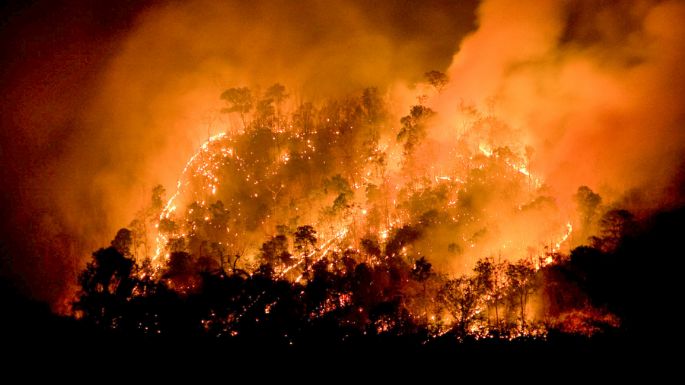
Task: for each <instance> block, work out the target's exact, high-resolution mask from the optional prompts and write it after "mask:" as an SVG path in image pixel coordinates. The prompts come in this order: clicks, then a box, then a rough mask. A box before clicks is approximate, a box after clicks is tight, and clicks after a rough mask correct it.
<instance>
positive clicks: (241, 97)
mask: <svg viewBox="0 0 685 385" xmlns="http://www.w3.org/2000/svg"><path fill="white" fill-rule="evenodd" d="M221 99H223V100H225V101H226V102H227V103H228V104H229V106H228V107H227V108H224V109H223V110H222V112H237V113H238V114H240V119H241V121H242V122H243V129H246V128H247V122H246V120H245V114H247V113H249V112H250V110H252V106H253V104H254V99H253V98H252V92H251V91H250V89H249V88H247V87H234V88H229V89H227V90H226V91H224V92H223V93H222V94H221Z"/></svg>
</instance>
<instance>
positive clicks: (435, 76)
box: [424, 70, 449, 92]
mask: <svg viewBox="0 0 685 385" xmlns="http://www.w3.org/2000/svg"><path fill="white" fill-rule="evenodd" d="M424 76H425V77H426V80H427V81H428V84H430V85H432V86H433V87H435V89H436V90H437V91H438V92H442V90H443V89H444V88H445V86H446V85H447V83H448V82H449V78H448V77H447V75H445V73H443V72H440V71H436V70H432V71H428V72H426V73H425V74H424Z"/></svg>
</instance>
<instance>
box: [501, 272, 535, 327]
mask: <svg viewBox="0 0 685 385" xmlns="http://www.w3.org/2000/svg"><path fill="white" fill-rule="evenodd" d="M506 274H507V278H508V279H509V290H510V291H511V295H512V296H513V297H514V298H515V300H516V302H517V305H518V308H519V316H520V319H521V330H522V331H524V332H525V330H526V306H527V305H528V299H529V298H530V295H531V294H533V293H534V292H535V290H536V289H537V286H538V283H537V282H536V280H535V266H533V263H532V262H531V261H529V260H527V259H521V260H519V261H517V262H516V263H509V264H507V271H506Z"/></svg>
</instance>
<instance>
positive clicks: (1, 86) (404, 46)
mask: <svg viewBox="0 0 685 385" xmlns="http://www.w3.org/2000/svg"><path fill="white" fill-rule="evenodd" d="M187 3H189V4H187ZM212 3H213V2H206V3H205V2H203V1H195V2H162V1H133V0H129V1H9V2H3V3H2V4H1V5H0V63H1V66H0V68H1V69H0V90H1V91H2V103H0V164H1V165H2V167H0V180H1V181H2V183H1V186H2V187H1V188H0V218H2V219H1V224H0V226H1V227H0V253H1V254H0V257H1V258H2V260H1V262H0V271H1V272H2V275H4V276H10V277H11V279H12V281H13V282H14V283H15V284H17V285H18V286H20V287H21V288H22V289H23V290H26V291H27V292H29V293H31V294H32V295H33V296H34V297H36V298H39V299H43V300H48V301H51V302H52V303H53V304H54V303H55V302H56V301H57V300H58V299H59V298H63V297H64V292H65V290H68V289H69V287H70V285H71V283H72V282H74V278H75V276H76V272H77V271H78V270H79V269H80V268H81V267H82V263H83V261H85V260H86V258H87V255H88V252H87V251H88V250H92V249H93V248H94V247H96V246H101V245H103V244H102V243H103V240H104V239H108V238H106V237H107V236H108V235H107V234H113V231H114V230H116V228H117V227H121V226H125V225H126V224H127V222H124V223H121V221H122V220H123V218H126V215H128V214H130V212H131V211H134V210H135V208H129V210H123V213H117V215H114V214H112V208H111V204H110V205H109V206H108V205H107V204H106V203H103V201H104V198H103V195H107V191H103V189H104V187H102V185H103V184H104V185H105V186H106V183H105V182H101V185H99V187H97V186H95V187H91V185H90V183H91V181H94V180H96V179H97V180H100V179H103V178H104V179H105V180H107V181H109V180H112V178H113V180H115V181H117V182H118V183H119V184H120V185H123V184H126V183H127V181H129V180H132V179H135V178H141V177H140V176H139V174H138V173H137V171H138V169H137V168H136V167H137V166H134V165H133V163H131V164H130V165H127V164H124V165H122V166H121V167H119V168H117V167H118V165H116V164H115V165H113V163H117V161H118V157H120V156H121V155H122V154H123V153H126V154H128V156H129V158H131V159H133V160H139V159H141V162H142V158H143V157H144V156H148V155H147V154H148V153H149V150H145V152H143V151H142V150H140V147H136V146H128V144H130V143H132V142H136V141H142V142H145V143H147V147H146V148H149V147H150V146H151V145H150V143H153V144H156V143H159V142H160V138H159V136H160V135H162V133H159V132H156V133H155V134H149V135H148V136H145V137H143V138H140V137H139V133H140V132H141V130H142V129H141V126H142V125H141V126H137V125H136V124H130V121H129V120H126V119H121V120H120V121H117V125H115V124H114V123H112V124H111V125H107V121H112V120H113V119H112V116H114V117H115V118H119V117H120V115H122V112H121V111H128V110H130V111H131V116H132V118H131V119H137V120H135V121H136V123H138V122H140V121H141V119H143V117H146V116H147V115H149V114H151V112H150V111H151V110H148V109H146V108H144V107H142V106H140V104H141V103H138V105H135V104H134V105H132V106H125V107H121V108H118V107H117V108H113V109H112V110H108V105H109V104H108V103H109V102H110V101H109V100H107V98H108V95H107V94H106V93H107V92H108V91H106V90H108V89H110V88H112V87H113V86H112V83H117V82H118V80H112V79H116V78H117V76H121V72H122V71H124V72H126V71H129V72H127V73H128V74H129V75H130V74H131V73H133V74H135V73H137V69H136V68H131V67H135V66H140V67H141V71H142V72H143V73H145V71H150V76H148V75H147V74H146V75H145V77H144V78H143V77H141V79H144V81H143V82H142V83H144V84H143V85H141V88H140V89H136V91H135V92H133V94H129V95H131V96H134V97H132V99H131V100H133V101H136V100H142V101H144V102H145V101H147V99H148V98H155V97H156V93H162V92H167V93H168V92H172V93H173V91H174V90H176V89H177V88H178V87H180V86H178V85H177V84H176V83H174V82H175V81H176V79H175V78H176V75H177V74H178V75H179V76H178V77H179V78H180V77H186V78H187V77H188V76H189V74H193V76H195V75H196V74H201V73H202V71H204V70H203V68H204V67H203V66H205V65H206V63H208V62H209V63H214V62H220V61H222V60H226V61H231V60H232V61H233V62H232V68H233V70H234V71H235V73H239V74H241V76H243V77H249V76H255V75H256V76H257V77H259V76H264V77H265V78H268V79H270V76H269V75H268V71H269V69H270V68H272V67H269V66H266V65H264V63H266V62H267V60H266V57H265V52H269V50H270V47H269V45H271V46H275V45H276V46H279V47H274V52H276V53H275V54H274V55H273V56H274V57H273V60H274V63H276V64H278V63H280V64H278V65H276V64H274V65H273V68H274V71H276V72H278V73H276V74H274V76H285V77H289V76H293V81H295V82H297V81H301V82H302V81H303V82H308V83H319V84H321V89H320V90H314V92H313V93H314V94H317V92H316V91H321V92H318V94H319V95H320V94H326V93H329V92H331V90H332V88H335V87H337V85H333V86H331V85H328V86H327V85H326V84H327V83H326V81H325V79H336V77H337V73H336V72H338V71H339V72H340V73H350V75H349V78H343V83H344V82H347V83H349V84H350V87H354V86H355V84H354V83H355V81H359V82H360V83H363V82H367V81H368V79H369V78H373V79H377V81H378V84H377V85H381V86H383V85H384V84H389V83H390V82H391V81H393V80H395V79H398V78H405V79H408V80H412V79H418V78H419V77H420V76H421V74H422V71H425V70H428V69H433V68H435V69H445V68H446V67H447V66H448V65H449V63H450V60H451V58H452V55H453V54H454V52H455V50H456V48H457V46H458V44H459V41H460V39H461V38H462V37H463V36H464V35H465V34H466V33H467V32H468V31H470V30H472V29H473V28H474V25H473V20H474V10H475V7H476V5H477V4H476V1H473V0H468V1H458V0H453V1H448V0H426V1H410V0H388V1H380V2H373V1H364V0H354V1H349V2H339V3H335V4H336V5H332V4H331V2H328V1H318V2H317V1H306V2H288V1H249V2H244V1H234V2H226V5H225V6H224V5H222V6H220V7H218V9H219V12H218V16H217V14H215V13H213V11H212V10H208V9H207V8H210V7H209V6H208V4H212ZM222 12H225V14H226V15H230V16H229V18H231V20H226V21H225V23H223V22H222V20H221V17H222V15H223V13H222ZM329 13H330V14H329ZM205 15H206V16H205ZM158 19H159V20H163V21H164V20H166V21H167V22H168V21H169V20H171V22H170V24H169V25H167V26H165V25H163V24H156V23H157V20H158ZM175 20H178V24H179V25H184V26H185V25H190V28H191V30H192V29H194V27H193V25H197V26H198V28H197V29H198V30H200V33H204V32H206V33H208V35H209V36H210V37H209V38H205V39H203V41H202V42H201V43H202V44H199V47H197V48H196V47H195V46H194V44H193V43H192V42H191V43H187V42H184V41H183V38H184V36H183V33H182V32H181V33H179V34H176V33H175V32H174V28H175V26H176V24H174V21H175ZM205 20H207V25H210V26H211V27H207V29H203V28H204V21H205ZM160 25H161V27H160ZM222 25H225V28H226V30H225V32H226V33H223V32H224V29H223V28H224V27H222ZM236 25H237V26H238V27H236V28H237V29H231V28H233V27H232V26H236ZM253 26H254V28H253ZM271 26H273V28H272V27H271ZM166 27H168V29H169V30H171V32H170V33H169V34H168V35H166V34H165V33H161V34H160V32H159V31H160V30H161V31H162V32H164V31H165V29H166ZM156 28H157V29H156ZM160 28H161V29H160ZM212 28H213V29H212ZM236 31H237V32H236ZM282 33H283V34H284V37H283V38H282V40H278V35H279V34H282ZM243 35H246V36H249V37H250V38H251V39H252V41H250V42H245V41H242V40H241V36H243ZM262 36H263V41H264V42H265V43H264V44H263V45H265V47H266V48H265V47H260V46H259V44H254V43H255V42H256V41H257V40H262V39H260V37H262ZM365 36H369V38H370V39H376V40H377V41H379V42H382V44H381V45H382V46H383V48H384V49H386V50H387V52H392V53H393V56H392V59H390V58H388V57H387V55H385V56H384V54H383V52H384V51H378V52H374V50H373V47H374V45H373V44H372V43H367V42H362V43H358V44H357V43H356V41H357V40H359V38H360V37H365ZM376 40H370V41H372V42H373V41H376ZM148 41H151V42H152V43H151V44H152V45H153V51H154V50H155V49H157V50H158V51H155V53H154V55H153V54H150V55H151V56H150V57H147V56H145V55H144V52H145V49H144V48H143V49H141V48H140V46H142V47H144V44H146V42H148ZM141 42H142V43H141ZM337 42H340V43H341V45H340V47H336V43H337ZM234 43H235V45H236V46H237V47H241V48H236V49H234V50H232V49H231V48H230V47H231V46H232V45H233V44H234ZM281 43H282V44H281ZM253 45H256V46H257V47H256V48H255V49H254V50H253V51H250V50H247V49H245V48H244V47H251V46H253ZM214 46H216V47H218V48H214ZM131 47H133V48H131ZM176 47H179V48H178V51H179V54H176V53H175V52H174V51H175V50H176ZM227 47H228V48H227ZM350 47H352V48H350ZM369 47H371V48H369ZM320 48H321V49H320ZM346 49H347V50H348V52H345V50H346ZM136 50H139V51H136ZM355 50H358V52H355ZM131 52H133V53H131ZM136 52H143V54H140V53H136ZM328 52H337V54H340V55H349V56H356V57H355V59H354V60H352V61H351V62H350V65H351V66H353V67H363V66H364V64H363V63H364V62H366V61H368V62H370V63H374V64H373V65H374V66H375V65H376V64H375V63H383V65H384V66H385V67H384V68H385V69H384V70H383V72H384V76H380V75H379V74H377V73H376V72H375V68H374V69H373V70H369V71H366V70H363V69H362V70H359V71H349V70H347V69H341V68H339V67H337V64H331V63H333V62H339V61H340V60H339V58H338V57H337V56H335V55H333V56H332V57H331V55H330V54H328ZM243 53H245V54H243ZM167 55H168V56H167ZM180 55H183V56H184V57H181V56H180ZM367 56H368V57H367ZM298 58H302V59H301V61H302V63H304V64H302V63H298V65H299V66H297V67H296V70H294V71H292V72H288V69H289V66H290V63H292V62H295V61H297V60H298ZM326 58H329V59H328V60H325V59H326ZM386 59H387V62H386V61H385V60H386ZM165 61H169V63H171V64H169V65H166V63H165ZM328 62H330V63H328ZM122 63H123V64H122ZM148 63H152V64H150V67H151V68H148V69H143V68H142V67H145V66H146V64H148ZM360 63H361V64H360ZM160 67H161V68H160ZM122 68H123V69H122ZM235 68H240V69H241V70H242V72H241V71H238V70H236V69H235ZM246 69H249V71H248V70H246ZM388 69H390V70H388ZM379 71H380V70H379ZM326 72H333V73H332V74H331V75H332V76H327V77H325V76H324V75H325V73H326ZM322 73H323V74H322ZM284 74H285V75H284ZM141 76H142V75H141ZM155 76H158V77H159V79H157V78H155ZM128 78H130V76H128V77H126V79H128ZM357 78H358V79H357ZM150 79H152V80H150ZM322 79H323V80H322ZM288 80H289V79H284V81H286V82H287V81H288ZM329 81H331V80H329ZM131 82H133V83H135V82H136V79H132V80H131ZM168 84H173V87H172V88H171V91H170V88H163V87H170V86H168ZM115 85H116V84H115ZM108 87H109V88H108ZM174 87H176V88H174ZM141 94H142V95H144V97H141V99H135V97H139V96H140V95H141ZM123 95H125V96H124V97H122V94H112V95H111V98H112V100H111V103H113V104H116V103H120V102H121V100H120V99H122V98H126V95H127V94H126V93H123ZM133 101H132V102H131V103H134V102H133ZM101 111H105V113H101ZM153 111H154V110H153ZM108 114H109V115H108ZM114 120H116V119H114ZM103 121H104V122H103ZM94 122H96V123H94ZM150 130H152V131H154V130H153V129H150ZM113 131H115V132H116V135H113V134H112V132H113ZM155 135H157V136H155ZM119 139H121V143H123V144H117V143H118V141H119ZM146 140H147V142H146ZM152 161H153V160H150V162H152ZM143 163H144V162H143ZM136 164H137V163H136ZM103 170H107V173H103ZM111 170H116V171H111ZM110 171H111V172H110ZM169 172H170V173H173V172H177V170H176V169H173V170H172V171H169ZM103 174H104V175H107V177H106V178H105V177H103V176H102V175H103ZM110 174H112V175H115V176H114V177H112V178H110V177H109V176H110ZM143 175H145V174H143ZM108 178H109V179H108ZM165 181H166V180H165ZM154 183H160V181H150V182H149V184H154ZM146 186H147V185H146ZM120 187H121V186H120ZM121 188H123V187H121ZM122 196H127V195H126V194H124V195H122ZM125 203H126V202H124V204H125ZM67 217H69V218H67ZM117 223H118V224H117Z"/></svg>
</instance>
